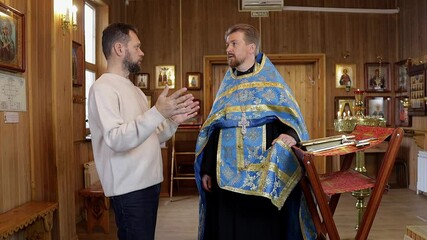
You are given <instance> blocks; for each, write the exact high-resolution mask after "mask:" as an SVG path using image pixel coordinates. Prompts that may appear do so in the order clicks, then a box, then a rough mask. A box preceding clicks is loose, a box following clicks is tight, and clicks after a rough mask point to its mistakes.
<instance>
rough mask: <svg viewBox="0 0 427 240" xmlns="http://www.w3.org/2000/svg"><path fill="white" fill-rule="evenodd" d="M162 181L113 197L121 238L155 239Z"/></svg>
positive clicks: (131, 239)
mask: <svg viewBox="0 0 427 240" xmlns="http://www.w3.org/2000/svg"><path fill="white" fill-rule="evenodd" d="M159 196H160V183H159V184H157V185H154V186H151V187H148V188H145V189H142V190H138V191H135V192H130V193H126V194H123V195H119V196H114V197H111V198H110V199H111V203H112V206H113V208H114V213H115V217H116V225H117V228H118V231H117V236H118V238H119V239H120V240H154V233H155V231H156V221H157V208H158V206H159Z"/></svg>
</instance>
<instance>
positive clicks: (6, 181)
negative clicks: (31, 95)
mask: <svg viewBox="0 0 427 240" xmlns="http://www.w3.org/2000/svg"><path fill="white" fill-rule="evenodd" d="M1 2H2V3H4V4H6V5H8V6H10V7H12V8H15V9H17V10H18V11H20V12H21V13H26V11H27V5H26V1H25V0H16V1H7V2H6V1H1ZM2 73H4V74H11V73H10V72H2ZM15 75H17V76H19V77H23V78H25V79H26V91H27V93H28V91H29V90H28V86H29V84H28V82H29V80H28V75H27V73H16V74H15ZM28 103H29V99H28V96H27V111H25V112H19V113H18V115H19V123H12V124H10V123H9V124H6V123H4V121H3V117H2V118H1V119H2V121H1V122H0V133H1V135H0V193H1V196H2V197H1V199H0V212H4V211H6V210H8V209H10V208H13V207H16V206H18V205H20V204H23V203H25V202H26V201H28V200H29V199H31V161H30V155H29V152H30V149H31V147H30V131H29V128H30V106H29V104H28ZM3 114H4V112H1V115H2V116H3Z"/></svg>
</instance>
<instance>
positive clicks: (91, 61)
mask: <svg viewBox="0 0 427 240" xmlns="http://www.w3.org/2000/svg"><path fill="white" fill-rule="evenodd" d="M84 12H85V18H84V19H85V30H84V31H85V66H86V67H85V68H86V69H85V79H86V80H85V81H86V82H85V97H86V99H89V98H88V97H89V89H90V87H91V86H92V84H93V83H94V82H95V78H96V10H95V8H94V7H93V6H92V5H91V4H90V3H88V2H86V3H85V11H84ZM88 102H89V101H86V107H85V109H86V110H85V119H86V128H89V121H87V119H89V116H88Z"/></svg>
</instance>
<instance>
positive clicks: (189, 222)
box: [77, 189, 427, 240]
mask: <svg viewBox="0 0 427 240" xmlns="http://www.w3.org/2000/svg"><path fill="white" fill-rule="evenodd" d="M334 218H335V221H336V223H337V227H338V230H339V233H340V235H341V237H342V239H352V238H353V237H354V236H355V230H354V226H355V223H356V221H357V212H356V210H355V198H353V197H352V196H351V195H350V194H345V195H343V197H342V198H341V200H340V203H339V204H338V207H337V211H336V213H335V215H334ZM197 219H198V197H197V195H194V194H193V195H189V196H182V197H181V196H179V197H176V198H174V201H173V202H170V201H169V198H162V199H161V200H160V205H159V212H158V219H157V229H156V239H158V240H169V239H171V240H172V239H173V240H194V239H197V226H198V220H197ZM110 222H111V223H110V228H111V229H110V234H104V233H102V232H101V231H100V230H97V231H95V232H94V233H92V234H87V233H86V229H85V225H84V224H85V223H84V222H80V223H79V224H77V232H78V237H79V239H80V240H89V239H91V240H92V239H93V240H95V239H102V240H110V239H117V238H116V227H115V223H114V214H113V212H112V211H111V215H110ZM407 225H427V196H426V195H417V194H416V193H415V192H414V191H411V190H408V189H390V190H389V191H388V192H387V193H386V194H385V195H384V197H383V199H382V202H381V205H380V208H379V210H378V213H377V215H376V218H375V221H374V224H373V226H372V229H371V232H370V234H369V239H374V240H377V239H379V240H381V239H384V240H386V239H387V240H395V239H396V240H397V239H399V240H402V239H403V238H404V234H405V232H406V226H407Z"/></svg>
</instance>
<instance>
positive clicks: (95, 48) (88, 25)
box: [84, 0, 108, 133]
mask: <svg viewBox="0 0 427 240" xmlns="http://www.w3.org/2000/svg"><path fill="white" fill-rule="evenodd" d="M107 24H108V6H107V5H106V4H104V3H103V2H102V1H101V0H87V1H85V6H84V36H85V44H84V46H85V97H86V99H88V96H89V89H90V87H91V86H92V84H93V83H94V82H95V80H96V79H97V78H98V77H99V76H100V75H101V74H102V72H103V71H104V69H106V61H103V58H104V55H103V54H102V49H101V46H100V44H99V43H100V42H101V35H102V30H103V28H104V27H106V26H107ZM87 119H88V101H86V107H85V122H86V129H87V133H89V122H88V121H87Z"/></svg>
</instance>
